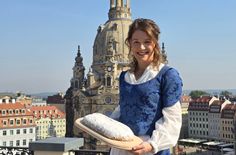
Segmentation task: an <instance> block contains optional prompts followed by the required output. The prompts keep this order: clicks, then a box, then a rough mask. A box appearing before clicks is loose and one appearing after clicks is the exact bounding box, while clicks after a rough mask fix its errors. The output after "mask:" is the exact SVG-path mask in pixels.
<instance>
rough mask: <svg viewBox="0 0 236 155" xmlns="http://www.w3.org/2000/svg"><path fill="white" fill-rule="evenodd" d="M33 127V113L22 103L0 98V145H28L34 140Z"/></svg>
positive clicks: (34, 126)
mask: <svg viewBox="0 0 236 155" xmlns="http://www.w3.org/2000/svg"><path fill="white" fill-rule="evenodd" d="M5 99H6V98H5ZM35 128H36V125H35V122H34V118H33V114H32V112H30V111H29V110H28V109H26V108H25V107H24V105H23V104H21V103H19V102H15V100H13V102H9V100H7V99H6V100H4V101H2V100H0V146H17V147H28V144H29V142H31V141H35V135H36V134H35Z"/></svg>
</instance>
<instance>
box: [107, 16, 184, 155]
mask: <svg viewBox="0 0 236 155" xmlns="http://www.w3.org/2000/svg"><path fill="white" fill-rule="evenodd" d="M159 33H160V30H159V27H158V26H157V25H156V23H155V22H154V21H152V20H150V19H142V18H139V19H136V20H134V21H133V23H132V24H131V26H130V28H129V32H128V37H127V39H126V44H127V45H128V47H129V54H130V58H131V64H130V65H131V69H130V70H128V71H123V72H122V73H121V75H120V78H119V82H120V101H119V106H118V107H117V108H116V110H115V111H114V112H113V113H112V115H111V117H113V118H114V119H117V120H119V121H120V122H121V123H123V124H126V125H127V126H129V127H130V128H131V129H132V131H133V132H134V134H135V135H136V136H138V137H140V138H141V139H142V140H143V141H144V142H142V143H140V144H139V145H136V146H134V147H132V151H131V153H133V154H144V153H145V154H148V155H149V154H155V155H169V154H170V150H169V148H170V147H171V146H174V145H175V144H176V143H177V140H178V136H179V133H180V127H181V123H182V122H181V106H180V102H179V100H180V97H181V93H182V80H181V78H180V76H179V74H178V72H177V71H176V70H175V69H174V68H172V67H169V66H167V65H166V64H164V60H163V58H162V53H161V51H160V47H159V43H158V40H159ZM116 117H118V118H116ZM118 154H122V155H130V152H127V151H124V150H120V149H117V148H112V149H111V155H118Z"/></svg>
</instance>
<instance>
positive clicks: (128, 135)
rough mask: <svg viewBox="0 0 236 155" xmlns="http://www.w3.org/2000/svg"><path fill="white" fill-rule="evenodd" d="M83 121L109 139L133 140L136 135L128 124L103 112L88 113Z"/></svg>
mask: <svg viewBox="0 0 236 155" xmlns="http://www.w3.org/2000/svg"><path fill="white" fill-rule="evenodd" d="M81 123H82V124H83V125H85V126H87V127H88V128H90V129H92V130H94V131H96V132H98V133H99V134H101V135H103V136H105V137H107V138H109V139H113V140H120V141H132V140H133V137H134V133H133V131H132V130H131V129H130V128H129V127H128V126H127V125H125V124H123V123H120V122H118V121H116V120H114V119H112V118H110V117H108V116H106V115H103V114H101V113H93V114H89V115H86V116H85V117H83V119H82V120H81Z"/></svg>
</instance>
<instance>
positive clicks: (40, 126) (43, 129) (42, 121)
mask: <svg viewBox="0 0 236 155" xmlns="http://www.w3.org/2000/svg"><path fill="white" fill-rule="evenodd" d="M30 110H31V111H32V112H33V114H34V119H35V123H36V126H37V127H36V138H37V139H45V138H47V137H51V136H55V137H64V136H65V133H66V118H65V114H64V113H63V112H61V111H60V110H59V109H58V108H56V107H55V106H32V107H31V108H30Z"/></svg>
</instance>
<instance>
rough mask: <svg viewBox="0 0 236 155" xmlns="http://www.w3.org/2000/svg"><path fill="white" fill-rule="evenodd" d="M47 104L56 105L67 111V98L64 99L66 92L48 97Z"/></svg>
mask: <svg viewBox="0 0 236 155" xmlns="http://www.w3.org/2000/svg"><path fill="white" fill-rule="evenodd" d="M46 102H47V105H51V106H55V107H57V108H58V109H59V110H61V111H62V112H64V113H65V111H66V110H65V100H64V94H63V93H58V94H55V95H52V96H48V97H47V100H46Z"/></svg>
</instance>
